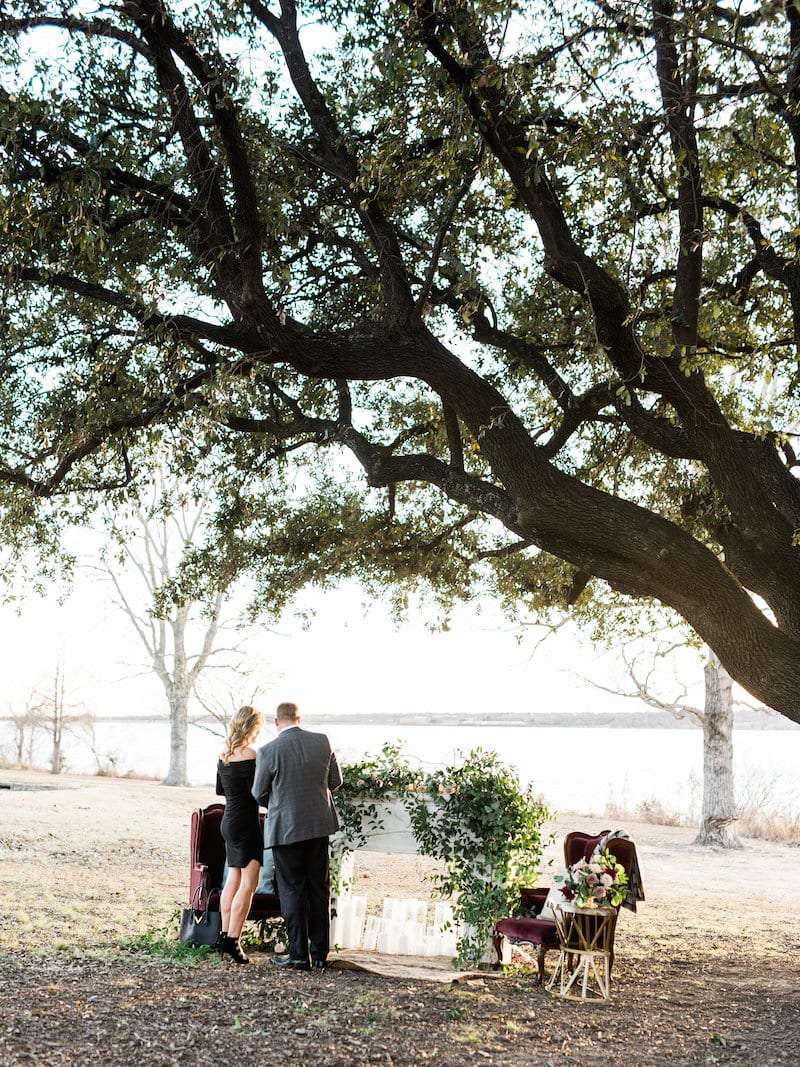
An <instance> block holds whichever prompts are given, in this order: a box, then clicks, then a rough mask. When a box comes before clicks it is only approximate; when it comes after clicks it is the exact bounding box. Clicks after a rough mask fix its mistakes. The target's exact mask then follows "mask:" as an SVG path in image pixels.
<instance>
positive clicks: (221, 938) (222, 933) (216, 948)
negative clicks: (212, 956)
mask: <svg viewBox="0 0 800 1067" xmlns="http://www.w3.org/2000/svg"><path fill="white" fill-rule="evenodd" d="M227 936H228V935H227V933H226V932H225V931H224V930H220V932H219V935H218V936H217V940H216V941H215V942H214V951H215V952H218V953H219V954H220V956H221V955H222V946H223V944H224V943H225V938H226V937H227Z"/></svg>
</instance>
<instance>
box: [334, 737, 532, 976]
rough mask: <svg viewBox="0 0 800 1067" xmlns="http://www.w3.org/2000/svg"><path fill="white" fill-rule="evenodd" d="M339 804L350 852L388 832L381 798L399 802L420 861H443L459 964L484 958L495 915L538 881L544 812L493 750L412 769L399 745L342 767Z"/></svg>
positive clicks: (441, 890) (438, 879) (440, 880)
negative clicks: (457, 931) (442, 764)
mask: <svg viewBox="0 0 800 1067" xmlns="http://www.w3.org/2000/svg"><path fill="white" fill-rule="evenodd" d="M342 776H343V779H344V782H343V784H342V787H341V788H340V789H339V790H338V792H337V793H336V808H337V811H338V813H339V821H340V823H341V828H342V839H343V840H344V842H345V848H350V849H357V848H359V847H361V846H363V845H364V844H365V843H366V841H367V839H368V837H369V836H370V834H372V833H375V832H377V831H379V830H380V829H382V825H383V824H382V821H381V816H380V812H379V810H378V806H377V804H376V801H380V800H382V799H389V798H400V799H401V800H402V802H403V806H404V808H405V809H406V811H407V812H408V814H409V817H410V820H411V827H412V829H413V832H414V837H415V838H416V841H417V845H418V846H419V851H420V853H422V855H425V856H432V857H435V858H436V859H439V860H442V861H443V864H444V871H443V872H442V873H441V874H439V875H437V876H435V877H434V886H435V890H436V893H437V895H438V896H440V897H444V898H452V900H453V914H454V918H455V919H456V921H458V922H460V923H461V924H462V925H461V937H460V939H459V941H458V956H457V958H456V963H457V964H458V965H464V964H468V963H475V962H479V961H480V960H481V959H482V958H483V956H484V952H485V947H486V943H487V939H488V937H489V935H490V933H491V930H492V927H493V926H494V923H495V922H496V921H497V919H498V918H500V917H502V916H504V915H508V914H510V913H511V910H512V908H513V907H514V906H515V905H516V904H517V903H518V900H519V891H520V888H521V887H522V886H523V885H535V884H536V881H537V879H538V876H539V871H540V865H541V857H542V850H543V848H544V845H545V843H546V842H545V841H544V840H543V838H542V826H543V824H544V823H545V822H546V821H547V820H548V819H549V818H550V812H549V810H548V809H547V807H546V806H545V805H544V804H543V803H542V802H541V801H540V800H539V799H538V798H537V797H535V796H534V795H533V792H532V790H531V787H530V786H526V787H524V788H523V786H522V785H521V784H520V780H519V776H518V774H517V772H516V771H515V770H514V769H513V768H510V767H508V766H506V765H504V764H502V763H501V762H500V760H499V758H498V756H497V754H496V753H495V752H489V751H485V750H484V749H481V748H476V749H474V750H473V751H471V752H470V753H469V754H468V755H467V756H466V758H465V759H464V761H463V763H461V764H459V765H458V766H447V767H441V768H439V769H437V770H434V771H432V772H430V771H424V770H421V769H418V768H414V767H412V766H411V764H410V762H409V761H408V760H407V759H406V758H405V757H403V756H402V755H401V752H400V745H399V744H396V743H388V744H385V745H384V746H383V748H382V750H381V753H380V755H377V756H368V757H366V759H364V760H363V761H361V762H360V763H353V764H346V765H345V766H344V767H343V768H342Z"/></svg>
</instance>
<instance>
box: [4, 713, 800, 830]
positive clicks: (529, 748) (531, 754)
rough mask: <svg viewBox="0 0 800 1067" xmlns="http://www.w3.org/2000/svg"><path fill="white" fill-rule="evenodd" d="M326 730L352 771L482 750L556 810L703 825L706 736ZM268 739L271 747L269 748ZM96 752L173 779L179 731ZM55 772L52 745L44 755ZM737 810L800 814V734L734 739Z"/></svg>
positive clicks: (195, 753) (205, 769) (598, 730)
mask: <svg viewBox="0 0 800 1067" xmlns="http://www.w3.org/2000/svg"><path fill="white" fill-rule="evenodd" d="M307 725H308V726H309V728H310V729H320V730H324V732H326V733H327V734H328V736H329V737H330V739H331V742H332V744H333V746H334V748H335V749H336V752H337V755H338V756H339V760H340V762H342V763H347V762H352V761H354V760H357V759H360V758H362V757H363V756H364V755H367V754H375V753H377V752H379V751H380V748H381V746H382V745H383V743H384V742H386V741H400V742H401V743H402V747H403V753H404V754H405V755H407V756H408V757H409V758H411V759H412V760H413V761H416V760H419V761H420V762H421V763H423V764H430V765H436V764H438V765H441V764H448V763H454V762H457V761H458V759H459V755H461V756H463V755H465V754H466V753H468V752H469V751H471V750H472V749H474V748H483V749H489V750H492V751H494V752H496V753H497V754H498V756H499V757H500V759H501V760H502V761H503V762H504V763H507V764H510V765H511V766H514V767H516V768H517V770H518V772H519V774H520V778H521V779H522V780H523V782H525V783H528V782H530V783H531V784H532V785H533V787H534V789H535V791H536V793H537V794H538V795H540V796H541V797H542V798H543V799H544V800H545V802H546V803H547V804H548V805H549V806H550V807H552V808H553V809H555V810H557V811H558V810H562V811H568V810H578V811H582V812H585V813H586V814H601V813H602V812H603V811H604V810H605V808H606V805H607V804H609V803H613V804H616V805H618V806H619V807H622V808H625V809H627V810H630V811H634V810H635V809H636V808H637V807H638V806H639V805H640V804H642V803H645V802H649V801H656V802H658V803H659V804H661V805H663V807H664V808H666V809H667V810H668V811H670V812H677V813H682V814H687V815H691V816H692V817H696V816H697V815H698V814H699V810H700V801H701V794H702V774H703V744H702V733H701V731H700V730H699V729H697V730H693V729H630V728H627V729H611V728H608V727H585V726H582V727H560V726H559V727H553V726H534V727H532V726H498V725H491V726H482V725H466V726H439V725H432V726H406V725H402V726H401V725H398V724H376V723H372V724H364V725H361V724H352V723H347V724H337V723H334V722H326V723H325V724H324V725H319V726H317V725H315V724H314V723H310V722H309V723H308V724H307ZM269 737H270V733H269V732H265V734H264V735H263V736H262V738H261V741H262V742H264V741H267V740H269ZM11 740H12V730H11V724H10V723H8V722H0V752H2V753H3V754H5V756H6V757H9V756H10V754H11V751H12V748H11V744H10V742H11ZM93 747H94V749H95V751H96V752H97V754H98V756H99V757H100V758H101V759H103V760H104V761H105V760H107V758H108V757H109V756H114V757H115V759H116V771H117V773H118V774H125V773H126V772H128V771H133V772H135V773H137V774H143V775H152V776H156V777H159V778H161V777H164V776H165V775H166V772H167V767H168V762H169V728H168V726H167V724H166V723H165V722H142V723H131V722H129V721H120V722H109V721H101V722H97V723H96V724H95V726H94V742H93ZM219 748H220V739H219V738H218V737H215V736H213V735H212V734H210V733H208V732H207V731H203V730H199V729H197V728H191V729H190V731H189V754H188V764H189V779H190V781H191V782H192V784H194V785H202V784H206V783H207V784H208V785H209V803H210V802H211V801H212V800H213V799H214V793H213V785H212V784H211V783H212V782H213V779H214V771H215V767H216V760H217V754H218V752H219ZM65 754H66V769H67V770H69V771H72V772H75V773H81V774H92V773H94V772H95V771H96V769H97V760H96V759H95V757H94V755H93V754H92V748H91V746H90V744H89V739H88V737H87V736H86V735H84V736H83V737H81V736H80V735H75V736H70V737H69V738H68V739H67V741H66V743H65ZM34 756H35V762H36V764H37V765H38V766H42V767H46V766H47V758H48V749H47V745H46V740H45V739H44V738H43V737H42V738H40V739H39V741H38V743H37V747H36V749H35V752H34ZM734 760H735V763H734V769H735V776H736V789H737V800H738V802H739V803H740V804H741V805H743V806H745V807H760V808H761V809H763V810H765V811H770V812H782V813H784V814H787V815H797V814H798V813H800V729H797V728H789V729H786V730H782V729H769V730H752V729H748V730H736V731H734Z"/></svg>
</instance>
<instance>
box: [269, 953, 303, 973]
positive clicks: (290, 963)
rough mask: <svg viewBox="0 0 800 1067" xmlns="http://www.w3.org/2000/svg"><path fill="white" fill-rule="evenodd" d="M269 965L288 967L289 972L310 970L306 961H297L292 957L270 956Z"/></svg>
mask: <svg viewBox="0 0 800 1067" xmlns="http://www.w3.org/2000/svg"><path fill="white" fill-rule="evenodd" d="M270 963H274V964H275V966H276V967H288V969H289V970H290V971H310V970H311V966H310V964H309V962H308V960H298V959H295V958H294V957H293V956H272V957H271V958H270Z"/></svg>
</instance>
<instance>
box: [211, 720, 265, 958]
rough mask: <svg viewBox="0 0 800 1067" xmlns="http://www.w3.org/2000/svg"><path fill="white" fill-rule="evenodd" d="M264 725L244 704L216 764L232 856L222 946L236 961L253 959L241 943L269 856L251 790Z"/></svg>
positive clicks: (225, 832)
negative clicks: (259, 739) (263, 865)
mask: <svg viewBox="0 0 800 1067" xmlns="http://www.w3.org/2000/svg"><path fill="white" fill-rule="evenodd" d="M262 725H263V718H262V715H261V712H260V711H256V709H255V708H251V707H250V706H249V704H248V705H245V706H244V707H243V708H239V710H238V711H237V712H236V714H235V715H234V716H233V718H232V719H231V721H230V723H229V725H228V735H227V737H226V738H225V748H224V749H223V752H222V754H221V756H220V758H219V763H218V764H217V793H218V794H219V795H220V796H222V795H224V797H225V814H224V815H223V816H222V827H221V829H222V836H223V838H224V839H225V856H226V858H227V861H228V877H227V878H226V879H225V885H224V887H223V890H222V896H221V898H220V911H221V912H222V931H223V932H222V933H221V934H220V939H219V951H220V955H223V956H224V955H226V954H227V955H228V956H230V957H231V958H232V959H234V960H235V961H236V962H237V963H249V962H250V959H249V957H248V956H247V955H245V953H244V952H243V950H242V947H241V945H240V944H239V937H240V935H241V932H242V927H243V926H244V921H245V919H246V918H247V913H248V912H249V911H250V904H251V902H252V900H253V894H254V893H255V891H256V886H257V885H258V877H259V873H260V871H261V862H262V859H263V857H264V837H263V834H262V831H261V825H260V823H259V821H258V803H257V802H256V800H255V798H254V797H253V794H252V793H251V792H250V790H251V789H252V787H253V775H254V774H255V770H256V753H255V749H254V748H252V747H251V746H252V744H253V742H254V741H255V739H256V738H257V737H258V735H259V733H260V731H261V727H262Z"/></svg>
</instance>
